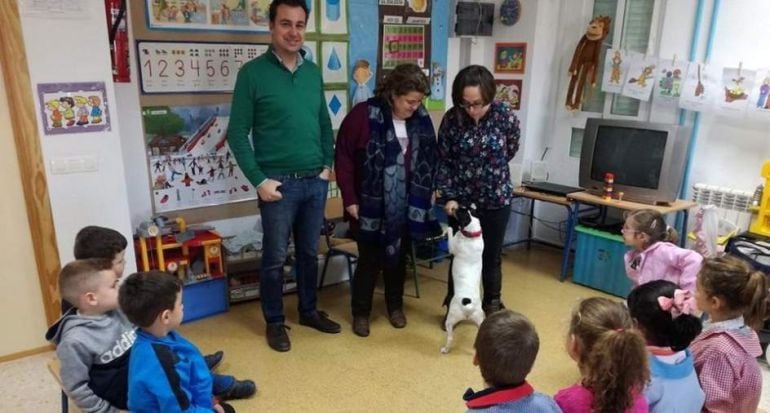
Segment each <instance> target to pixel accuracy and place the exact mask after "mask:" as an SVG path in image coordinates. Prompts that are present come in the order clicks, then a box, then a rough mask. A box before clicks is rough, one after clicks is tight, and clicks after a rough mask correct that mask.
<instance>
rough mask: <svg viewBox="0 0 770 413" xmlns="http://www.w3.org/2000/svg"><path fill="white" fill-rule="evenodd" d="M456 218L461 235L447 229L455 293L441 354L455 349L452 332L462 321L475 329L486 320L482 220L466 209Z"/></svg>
mask: <svg viewBox="0 0 770 413" xmlns="http://www.w3.org/2000/svg"><path fill="white" fill-rule="evenodd" d="M455 218H457V221H458V222H459V224H460V232H458V233H456V234H453V231H452V228H451V227H450V228H448V230H447V231H448V233H447V238H448V241H449V252H451V253H452V254H453V255H454V261H453V262H452V280H453V281H454V290H455V294H454V297H452V301H451V302H450V303H449V311H448V312H447V317H446V334H447V337H446V345H445V346H444V347H442V348H441V352H442V353H445V354H446V353H449V349H450V347H451V346H452V340H453V335H452V329H453V328H454V326H455V324H457V323H459V322H460V321H463V320H472V321H473V322H474V323H476V327H478V326H480V325H481V322H482V321H484V310H483V309H482V307H481V286H480V284H481V255H482V253H483V252H484V239H483V238H482V237H481V224H480V223H479V219H478V218H476V217H474V216H473V215H471V212H470V211H469V210H468V209H466V208H458V209H457V210H456V211H455Z"/></svg>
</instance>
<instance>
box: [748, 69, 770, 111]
mask: <svg viewBox="0 0 770 413" xmlns="http://www.w3.org/2000/svg"><path fill="white" fill-rule="evenodd" d="M748 113H749V116H751V117H757V118H762V119H770V68H765V69H759V70H757V71H756V74H755V75H754V86H753V87H752V88H751V92H750V93H749V99H748Z"/></svg>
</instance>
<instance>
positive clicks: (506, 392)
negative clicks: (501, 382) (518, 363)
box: [463, 381, 535, 409]
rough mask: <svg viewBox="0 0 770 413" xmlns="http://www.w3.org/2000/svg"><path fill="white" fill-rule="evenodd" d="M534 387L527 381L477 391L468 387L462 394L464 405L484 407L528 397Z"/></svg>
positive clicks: (470, 407)
mask: <svg viewBox="0 0 770 413" xmlns="http://www.w3.org/2000/svg"><path fill="white" fill-rule="evenodd" d="M534 392H535V389H533V388H532V386H531V385H530V384H529V383H527V382H526V381H525V382H524V383H521V384H519V385H512V386H500V387H490V388H488V389H484V390H482V391H479V392H474V391H473V390H472V389H468V390H467V391H466V392H465V395H463V399H464V400H465V401H466V403H465V406H466V407H468V408H469V409H472V408H485V407H490V406H496V405H498V404H502V403H508V402H514V401H516V400H521V399H523V398H525V397H529V396H530V395H532V393H534Z"/></svg>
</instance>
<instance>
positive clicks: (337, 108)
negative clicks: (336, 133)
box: [324, 89, 348, 130]
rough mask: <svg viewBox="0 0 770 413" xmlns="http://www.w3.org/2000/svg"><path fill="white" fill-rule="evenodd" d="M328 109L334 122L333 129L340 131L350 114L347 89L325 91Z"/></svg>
mask: <svg viewBox="0 0 770 413" xmlns="http://www.w3.org/2000/svg"><path fill="white" fill-rule="evenodd" d="M324 95H325V97H326V109H327V110H328V111H329V118H331V121H332V129H333V130H338V129H339V128H340V125H341V124H342V120H343V119H345V115H347V113H348V93H347V90H346V89H340V90H327V91H324Z"/></svg>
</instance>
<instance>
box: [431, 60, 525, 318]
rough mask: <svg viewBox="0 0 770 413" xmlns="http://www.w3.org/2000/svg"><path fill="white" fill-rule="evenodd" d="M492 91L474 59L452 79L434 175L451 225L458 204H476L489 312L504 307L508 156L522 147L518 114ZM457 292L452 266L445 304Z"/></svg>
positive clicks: (491, 84) (486, 72)
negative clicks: (502, 258)
mask: <svg viewBox="0 0 770 413" xmlns="http://www.w3.org/2000/svg"><path fill="white" fill-rule="evenodd" d="M494 97H495V79H494V77H493V76H492V73H490V72H489V70H487V68H485V67H483V66H478V65H472V66H468V67H466V68H464V69H462V70H461V71H460V72H459V73H458V74H457V76H456V77H455V80H454V83H453V84H452V102H453V103H454V106H453V107H452V109H450V110H449V111H448V112H447V113H446V115H444V119H443V120H442V121H441V127H440V128H439V133H438V143H439V158H440V160H439V167H438V173H437V175H436V184H437V189H438V192H439V199H440V200H441V201H443V202H444V203H445V204H444V210H445V211H446V213H447V215H448V216H449V223H450V225H452V226H454V227H456V225H457V224H456V222H455V220H454V219H453V215H454V212H455V210H456V209H457V208H458V207H459V206H464V207H470V206H471V205H475V207H476V211H475V212H474V215H475V216H476V217H478V218H479V221H481V231H482V237H483V238H484V252H483V255H482V270H481V273H482V284H483V287H484V299H483V302H482V305H483V308H484V311H485V312H486V313H487V314H491V313H493V312H496V311H498V310H500V309H503V308H505V306H504V305H503V303H502V301H501V297H500V289H501V286H502V272H501V268H500V254H501V252H502V246H503V238H504V236H505V230H506V227H507V226H508V218H509V216H510V212H511V199H512V198H513V185H512V184H511V178H510V172H509V170H508V162H509V161H510V160H511V159H513V157H514V156H515V155H516V151H517V150H518V149H519V120H518V119H517V118H516V115H515V114H514V113H513V110H512V109H511V107H510V106H508V105H507V104H505V103H502V102H499V101H495V100H493V99H494ZM453 295H454V285H453V282H452V269H451V266H450V269H449V290H448V292H447V296H446V299H445V300H444V305H446V306H447V308H448V307H449V302H450V301H451V299H452V296H453ZM442 325H443V324H442Z"/></svg>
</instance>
